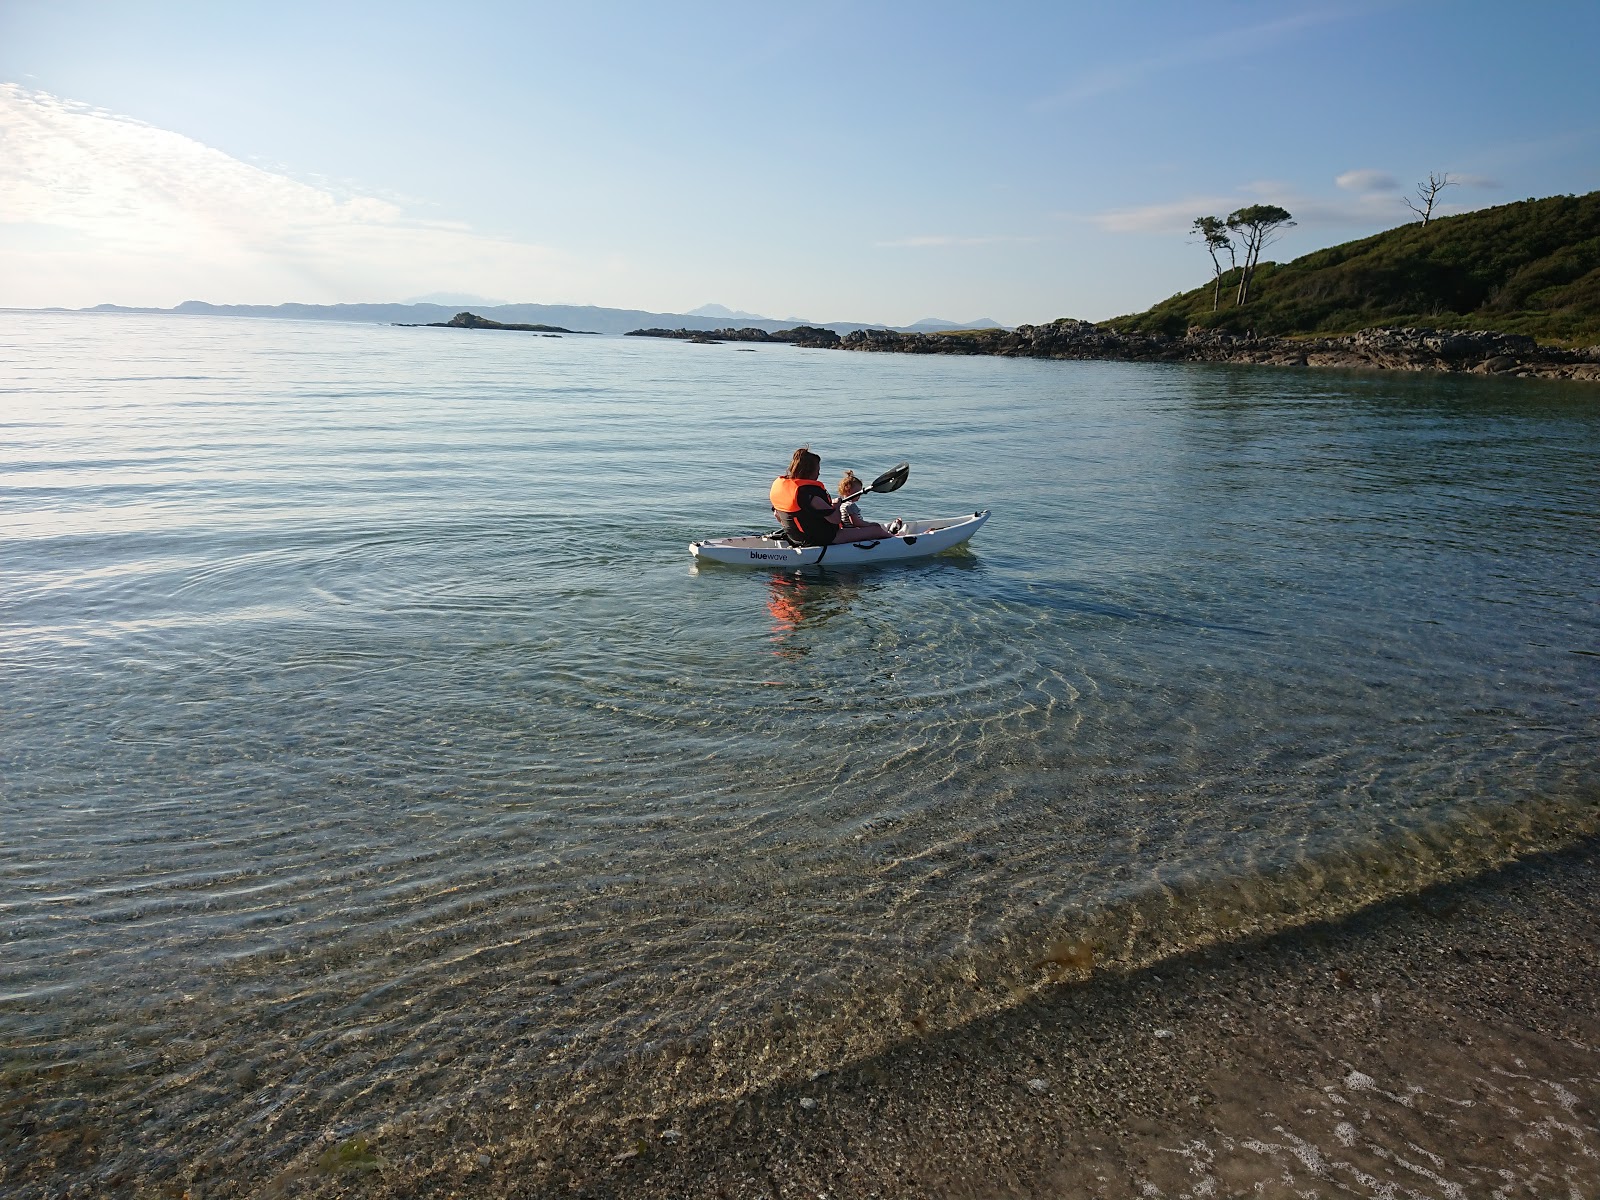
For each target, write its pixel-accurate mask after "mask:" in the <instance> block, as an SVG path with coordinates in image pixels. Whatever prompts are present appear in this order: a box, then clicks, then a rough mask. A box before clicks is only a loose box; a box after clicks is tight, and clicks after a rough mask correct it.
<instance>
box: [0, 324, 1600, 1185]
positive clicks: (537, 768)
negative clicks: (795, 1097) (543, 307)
mask: <svg viewBox="0 0 1600 1200" xmlns="http://www.w3.org/2000/svg"><path fill="white" fill-rule="evenodd" d="M802 442H809V443H810V444H811V445H812V446H813V447H815V448H816V449H817V450H818V451H819V452H820V453H821V454H822V456H823V463H824V472H823V474H824V480H825V482H829V483H830V484H831V483H832V481H833V480H835V479H836V478H837V476H838V475H839V474H840V473H841V471H842V469H843V468H844V467H846V466H848V467H852V468H854V469H855V470H856V472H857V473H858V474H859V475H861V476H863V477H868V478H870V477H871V476H873V475H875V474H877V473H879V472H880V471H882V470H883V469H885V468H886V467H888V466H889V465H891V464H892V463H894V462H896V461H898V460H900V459H902V458H906V459H909V460H910V461H911V463H912V474H911V480H910V483H909V484H908V485H907V486H906V488H905V489H904V490H903V491H901V492H898V493H896V494H894V495H892V496H887V497H879V498H873V499H870V500H869V502H868V504H867V506H866V507H867V510H868V515H869V516H877V517H885V518H886V517H889V516H895V515H903V516H908V517H913V516H942V515H953V514H956V513H961V512H968V511H972V510H974V509H978V508H992V509H993V510H994V513H995V516H994V517H993V519H992V520H991V521H990V522H989V524H988V525H987V526H986V528H985V529H984V530H983V531H982V533H981V534H980V535H979V537H978V538H977V539H976V540H975V541H974V542H973V543H972V544H971V545H970V547H969V548H968V549H967V550H965V551H961V552H956V553H952V554H950V555H947V556H944V557H940V558H937V559H933V560H929V561H924V562H920V563H915V564H908V565H904V566H898V567H885V568H883V569H880V570H877V571H865V572H860V573H857V574H850V573H848V572H846V571H840V570H838V569H832V570H829V569H824V570H822V571H816V570H811V571H805V572H801V573H797V574H792V575H786V574H782V573H778V572H772V571H759V570H739V569H731V568H719V567H714V566H697V565H696V564H695V563H694V562H693V561H692V560H691V559H690V557H689V555H688V553H687V549H686V546H687V543H688V542H689V541H690V540H692V539H694V538H699V537H706V536H713V535H719V534H727V533H734V532H744V531H750V530H757V529H764V528H766V527H768V524H769V521H770V518H769V516H768V515H767V513H766V511H765V506H764V496H765V492H766V487H767V484H768V482H769V481H770V479H771V477H772V476H773V475H774V474H776V473H777V472H778V470H779V469H781V468H782V466H783V465H784V464H785V463H786V462H787V460H788V456H789V452H790V451H791V450H792V449H793V448H794V446H795V445H798V444H800V443H802ZM0 446H3V452H0V768H3V770H0V823H3V837H0V938H3V939H4V940H3V941H0V946H3V951H4V952H3V955H0V1032H3V1034H4V1039H3V1040H4V1042H5V1044H6V1045H7V1046H8V1047H9V1049H8V1050H7V1051H6V1057H7V1063H8V1064H9V1065H8V1066H7V1070H8V1071H9V1072H10V1074H9V1075H8V1076H7V1078H8V1079H9V1080H11V1082H9V1083H7V1084H5V1085H4V1086H5V1087H7V1088H9V1089H10V1090H11V1092H12V1095H11V1096H9V1097H7V1101H8V1103H9V1104H11V1105H12V1107H13V1108H15V1106H16V1105H17V1104H19V1103H20V1104H22V1105H25V1106H28V1107H30V1108H33V1109H35V1110H36V1111H38V1112H40V1113H50V1114H57V1115H56V1116H51V1117H49V1118H48V1119H49V1120H58V1121H59V1122H61V1123H63V1124H64V1125H70V1124H71V1123H73V1122H77V1123H78V1124H79V1125H82V1124H84V1123H95V1122H98V1123H99V1125H100V1126H101V1127H103V1128H105V1129H113V1128H114V1129H115V1130H116V1131H117V1132H116V1133H115V1134H114V1135H111V1134H108V1135H107V1136H105V1137H104V1138H102V1139H101V1140H100V1143H99V1145H100V1149H99V1151H97V1153H96V1155H95V1156H94V1157H93V1159H92V1164H91V1165H92V1169H93V1170H95V1171H100V1172H110V1171H113V1170H114V1169H115V1167H116V1164H117V1163H119V1162H121V1163H123V1164H126V1163H127V1162H128V1161H130V1158H138V1159H139V1160H140V1161H143V1162H149V1161H161V1162H166V1163H168V1164H169V1165H172V1166H173V1169H178V1168H179V1167H181V1165H182V1164H183V1163H185V1162H189V1161H192V1160H194V1159H196V1158H197V1157H200V1156H209V1157H212V1158H216V1157H218V1156H222V1157H227V1156H228V1155H233V1156H235V1157H238V1158H240V1159H242V1160H243V1159H248V1160H249V1161H250V1162H252V1163H253V1164H255V1167H254V1168H253V1169H257V1170H259V1171H264V1172H270V1171H271V1170H276V1169H279V1168H280V1167H281V1166H282V1165H283V1164H284V1163H286V1162H289V1161H290V1160H292V1159H293V1158H294V1156H295V1155H297V1154H300V1153H302V1152H303V1151H305V1149H306V1148H307V1147H309V1146H315V1145H318V1144H320V1143H319V1142H318V1139H319V1138H322V1137H323V1136H325V1135H327V1134H329V1133H330V1131H331V1132H333V1133H337V1134H339V1135H340V1136H343V1135H345V1134H347V1133H348V1132H350V1131H356V1130H369V1129H370V1130H380V1131H381V1130H384V1129H392V1128H396V1127H400V1126H403V1125H404V1124H405V1123H407V1122H423V1121H428V1120H434V1119H437V1118H439V1117H440V1116H441V1115H447V1114H449V1113H451V1112H455V1111H459V1110H462V1109H467V1108H483V1107H484V1106H499V1107H503V1108H504V1109H505V1110H506V1111H507V1112H511V1113H518V1112H521V1113H532V1112H534V1111H535V1109H534V1106H535V1105H539V1106H540V1107H539V1109H538V1110H537V1111H538V1112H539V1113H540V1114H542V1115H540V1116H539V1117H537V1118H535V1117H532V1116H528V1117H527V1120H528V1121H530V1122H535V1123H536V1122H538V1121H551V1122H553V1121H555V1120H556V1117H554V1116H552V1115H551V1114H554V1113H577V1112H579V1111H580V1110H584V1108H585V1106H589V1107H591V1108H605V1109H607V1110H608V1111H613V1112H615V1111H620V1110H623V1109H626V1110H628V1111H639V1112H646V1111H659V1110H661V1109H662V1108H663V1107H664V1106H667V1105H670V1104H673V1103H681V1102H686V1101H693V1100H695V1099H698V1098H701V1097H704V1096H707V1095H719V1094H733V1093H736V1092H738V1091H739V1090H740V1089H743V1088H747V1087H750V1086H753V1085H757V1084H759V1083H761V1082H762V1081H763V1080H765V1079H768V1078H771V1077H773V1076H774V1075H776V1074H780V1073H783V1072H788V1071H794V1070H816V1069H825V1068H826V1067H828V1066H829V1065H831V1064H834V1063H837V1062H839V1061H841V1060H842V1059H844V1058H848V1057H850V1056H853V1055H858V1054H862V1053H867V1052H870V1051H871V1050H873V1049H875V1048H877V1047H879V1046H881V1045H883V1044H884V1043H885V1042H886V1041H888V1040H891V1039H894V1038H899V1037H906V1036H916V1035H917V1034H918V1033H919V1032H921V1031H924V1030H926V1029H928V1028H936V1027H939V1026H941V1025H948V1024H950V1023H953V1022H956V1021H960V1020H964V1019H968V1018H970V1017H972V1016H974V1015H979V1014H981V1013H982V1012H984V1011H987V1010H991V1009H993V1008H996V1007H999V1006H1002V1005H1005V1004H1008V1003H1013V1002H1014V1000H1015V997H1016V996H1017V995H1019V994H1023V993H1025V991H1026V990H1027V989H1028V988H1031V987H1036V986H1038V985H1040V984H1041V983H1044V982H1047V981H1048V980H1050V979H1052V978H1059V977H1063V976H1066V975H1070V974H1072V973H1073V972H1076V971H1080V970H1084V969H1088V968H1090V967H1093V966H1099V965H1114V964H1117V963H1137V962H1143V961H1149V960H1150V959H1152V958H1154V957H1157V956H1159V955H1160V954H1163V953H1168V952H1170V951H1172V950H1174V949H1180V948H1182V947H1184V946H1189V945H1194V944H1198V943H1201V942H1206V941H1213V940H1217V939H1225V938H1229V937H1234V936H1238V935H1240V934H1241V933H1246V932H1250V931H1254V930H1259V929H1267V928H1273V927H1276V926H1279V925H1282V924H1285V923H1291V922H1294V921H1299V920H1304V919H1306V918H1308V917H1312V916H1316V915H1321V914H1327V913H1337V912H1340V911H1345V910H1348V909H1349V908H1351V907H1353V906H1356V905H1358V904H1360V903H1362V902H1364V901H1365V900H1367V899H1369V898H1371V897H1373V896H1378V895H1389V894H1394V893H1396V892H1404V891H1407V890H1410V889H1414V888H1417V887H1420V886H1423V885H1424V884H1426V883H1427V882H1429V881H1431V880H1433V879H1436V878H1439V877H1441V876H1444V875H1449V874H1452V873H1460V872H1465V871H1470V870H1473V869H1476V868H1477V867H1478V866H1481V865H1483V864H1486V863H1490V862H1494V861H1498V860H1499V859H1502V858H1504V857H1506V856H1508V855H1511V854H1515V853H1517V852H1519V851H1520V850H1523V849H1526V848H1528V847H1531V846H1537V845H1544V844H1551V843H1553V842H1556V841H1559V840H1560V839H1561V838H1563V837H1566V836H1570V835H1571V834H1572V833H1574V832H1577V831H1581V830H1586V829H1589V828H1591V827H1592V825H1593V823H1594V814H1595V807H1596V804H1597V802H1600V766H1597V763H1600V756H1597V754H1596V745H1597V742H1596V735H1597V733H1600V719H1597V713H1600V603H1597V602H1600V536H1597V519H1600V392H1597V391H1596V390H1595V389H1594V388H1592V387H1589V388H1585V387H1582V386H1577V385H1572V386H1561V385H1555V384H1544V383H1537V382H1531V381H1523V380H1512V381H1497V380H1482V379H1468V380H1462V379H1450V378H1436V377H1401V376H1377V375H1358V374H1345V373H1335V372H1322V373H1317V372H1311V373H1308V372H1296V371H1289V370H1271V369H1249V368H1215V367H1181V366H1176V367H1175V366H1160V365H1133V364H1113V363H1041V362H1013V361H1008V360H999V359H987V358H982V359H944V358H939V359H930V358H919V357H913V356H900V355H865V354H845V353H841V352H828V351H802V350H795V349H791V348H787V347H760V348H757V349H755V350H754V351H743V350H740V349H736V348H735V347H733V346H690V345H687V344H684V343H677V342H658V341H649V340H643V339H617V338H577V337H567V338H560V339H556V338H540V337H532V336H526V335H513V334H501V335H495V334H483V333H478V334H473V333H466V332H460V331H449V330H437V329H395V328H383V327H364V326H353V325H334V324H294V323H278V322H248V321H239V320H234V321H229V320H214V319H212V320H208V319H179V318H153V317H152V318H143V317H129V316H92V315H67V314H63V315H39V314H0ZM19 1081H20V1082H19ZM75 1103H76V1104H78V1105H80V1107H77V1108H74V1107H72V1105H73V1104H75ZM85 1103H86V1104H88V1108H87V1109H84V1108H83V1107H81V1106H82V1105H83V1104H85ZM63 1105H65V1106H66V1107H65V1108H63V1107H62V1106H63ZM62 1113H65V1114H66V1115H65V1116H61V1115H60V1114H62ZM507 1119H508V1120H511V1119H520V1118H512V1117H508V1118H507ZM151 1156H154V1158H152V1157H151ZM84 1162H85V1163H91V1160H90V1159H85V1160H84ZM83 1169H84V1170H89V1169H90V1166H89V1165H86V1166H84V1168H83Z"/></svg>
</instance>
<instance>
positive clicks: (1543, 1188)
mask: <svg viewBox="0 0 1600 1200" xmlns="http://www.w3.org/2000/svg"><path fill="white" fill-rule="evenodd" d="M1597 896H1600V845H1597V844H1593V843H1591V844H1588V845H1584V846H1580V847H1577V848H1575V849H1572V850H1568V851H1564V852H1561V853H1557V854H1548V855H1540V856H1537V857H1534V858H1531V859H1529V860H1525V861H1523V862H1521V863H1519V864H1516V865H1513V866H1511V867H1508V868H1505V869H1503V870H1500V871H1496V872H1494V873H1492V874H1490V875H1488V876H1485V877H1482V878H1479V879H1475V880H1472V881H1470V882H1467V883H1461V884H1454V885H1448V886H1442V887H1438V888H1435V889H1432V890H1430V891H1428V892H1426V893H1424V894H1422V895H1421V896H1418V897H1414V898H1410V899H1407V900H1402V901H1395V902H1390V903H1386V904H1383V905H1380V906H1377V907H1375V908H1372V909H1368V910H1366V911H1365V912H1363V913H1361V914H1358V915H1357V916H1355V917H1353V918H1351V919H1349V920H1346V921H1342V922H1337V923H1330V924H1325V925H1318V926H1312V927H1308V928H1303V929H1299V930H1296V931H1294V932H1291V933H1288V934H1282V935H1278V936H1274V937H1270V938H1265V939H1262V940H1260V941H1257V942H1253V943H1246V944H1241V945H1235V946H1230V947H1226V948H1221V949H1217V950H1213V951H1208V952H1204V953H1197V954H1194V955H1191V956H1188V957H1185V958H1182V959H1178V960H1174V961H1169V962H1166V963H1163V964H1161V965H1160V966H1159V967H1157V968H1154V969H1151V970H1145V971H1141V972H1138V973H1135V974H1133V975H1129V976H1124V977H1116V978H1108V979H1099V980H1094V981H1091V982H1088V983H1083V984H1077V985H1063V986H1060V987H1057V988H1055V989H1053V990H1052V991H1050V992H1047V993H1045V994H1043V995H1041V996H1038V997H1036V998H1035V999H1033V1000H1030V1001H1028V1002H1026V1003H1025V1004H1023V1005H1022V1006H1021V1007H1019V1008H1017V1009H1015V1010H1012V1011H1010V1012H1007V1013H1005V1014H1004V1015H1002V1016H999V1017H995V1018H991V1019H988V1020H985V1021H982V1022H977V1023H974V1024H973V1025H969V1026H966V1027H964V1028H961V1029H959V1030H956V1031H953V1032H950V1033H945V1034H937V1035H934V1036H930V1037H928V1038H925V1039H921V1040H918V1041H915V1042H911V1043H907V1044H903V1045H901V1046H899V1047H896V1048H894V1049H892V1050H890V1051H889V1052H886V1053H884V1054H882V1055H879V1056H877V1057H875V1058H872V1059H869V1060H867V1061H864V1062H860V1063H857V1064H854V1065H852V1066H851V1067H849V1068H848V1069H845V1070H840V1071H837V1072H835V1073H833V1074H830V1075H825V1076H823V1077H821V1078H817V1079H814V1080H805V1081H800V1082H797V1083H793V1084H787V1085H783V1086H780V1087H777V1088H773V1089H770V1090H768V1091H767V1092H765V1093H762V1094H760V1095H758V1096H755V1097H752V1098H750V1099H748V1100H746V1101H743V1102H740V1103H738V1104H736V1105H731V1106H729V1105H721V1106H716V1105H712V1106H707V1107H705V1108H701V1109H698V1110H695V1111H691V1112H682V1113H676V1114H671V1115H670V1116H668V1117H665V1118H663V1119H662V1120H659V1121H657V1122H655V1123H654V1124H651V1125H649V1126H643V1125H640V1126H634V1127H630V1128H626V1129H621V1128H618V1129H612V1130H608V1131H606V1132H605V1133H604V1134H603V1135H596V1137H594V1138H593V1139H585V1140H584V1142H583V1143H582V1144H579V1143H569V1144H566V1145H565V1146H563V1147H560V1148H556V1147H552V1146H550V1145H549V1144H547V1143H546V1144H540V1143H539V1142H536V1141H530V1142H527V1143H519V1142H518V1141H517V1140H516V1139H511V1140H509V1141H503V1140H502V1141H497V1142H494V1143H483V1142H477V1143H476V1144H475V1143H474V1139H473V1137H472V1133H471V1131H470V1130H469V1129H461V1130H459V1131H458V1134H459V1138H460V1140H459V1142H458V1143H457V1147H456V1150H457V1153H455V1154H454V1155H453V1156H452V1155H451V1154H450V1153H445V1154H442V1155H441V1154H438V1153H436V1151H438V1150H439V1149H441V1147H438V1146H430V1147H427V1150H426V1151H425V1152H424V1153H422V1154H416V1155H413V1154H406V1153H404V1150H405V1148H404V1147H402V1146H399V1145H388V1146H381V1147H376V1148H375V1152H376V1154H377V1156H378V1158H379V1160H380V1161H386V1163H387V1165H385V1166H383V1167H380V1168H379V1169H378V1170H376V1171H374V1172H372V1173H370V1174H366V1175H364V1176H363V1177H362V1178H360V1179H359V1181H358V1180H357V1179H356V1178H353V1177H349V1178H344V1179H339V1180H330V1179H321V1180H317V1181H310V1180H306V1181H302V1182H304V1183H305V1184H306V1185H307V1187H306V1190H308V1191H311V1192H316V1193H321V1194H363V1195H372V1196H387V1195H392V1196H417V1195H427V1196H462V1197H467V1196H472V1197H513V1196H518V1197H520V1196H529V1197H534V1196H552V1195H585V1196H594V1197H609V1196H617V1197H669V1196H671V1197H774V1196H776V1197H806V1198H808V1200H815V1198H817V1197H828V1198H830V1200H846V1198H851V1197H882V1198H885V1200H888V1198H893V1197H925V1196H948V1197H962V1198H967V1197H970V1198H980V1197H984V1198H986V1197H1033V1196H1038V1197H1045V1196H1050V1197H1058V1196H1059V1197H1075V1196H1106V1197H1113V1196H1136V1197H1151V1198H1155V1197H1199V1196H1269V1197H1270V1196H1283V1197H1290V1196H1313V1195H1316V1196H1331V1195H1341V1196H1342V1195H1354V1196H1374V1197H1440V1198H1450V1197H1473V1196H1506V1197H1513V1196H1563V1197H1565V1196H1594V1195H1597V1194H1600V1123H1597V1122H1600V995H1597V988H1596V984H1597V973H1596V965H1597V962H1600V913H1597V911H1596V906H1595V898H1596V897H1597ZM413 1149H414V1150H421V1149H423V1148H422V1147H415V1148H413ZM406 1160H409V1164H411V1165H413V1166H414V1165H415V1164H418V1163H419V1162H427V1163H429V1164H430V1165H429V1166H428V1167H426V1168H422V1169H421V1170H416V1169H412V1170H407V1169H404V1168H402V1167H401V1163H402V1162H404V1161H406ZM285 1182H286V1183H287V1182H288V1181H285ZM347 1189H348V1190H347ZM282 1190H283V1191H285V1192H290V1193H293V1192H300V1191H301V1190H302V1189H301V1188H300V1187H296V1186H294V1185H293V1184H289V1186H286V1187H285V1188H283V1189H282Z"/></svg>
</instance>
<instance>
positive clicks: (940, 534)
mask: <svg viewBox="0 0 1600 1200" xmlns="http://www.w3.org/2000/svg"><path fill="white" fill-rule="evenodd" d="M988 519H989V510H988V509H984V510H983V511H982V512H975V513H967V514H966V515H964V516H960V517H934V518H932V519H931V520H927V521H907V522H906V526H905V528H904V529H903V530H902V531H901V532H900V533H898V534H896V535H895V536H894V537H886V538H880V539H879V540H878V541H875V542H836V543H835V544H834V545H832V546H792V545H790V544H789V543H788V542H786V541H783V540H781V539H779V538H775V537H771V536H752V537H730V538H713V539H711V540H709V541H704V542H690V543H689V553H690V554H692V555H694V556H695V557H696V558H698V559H700V560H701V561H702V562H717V563H727V564H728V565H729V566H735V567H809V566H815V565H816V564H818V563H821V564H822V565H823V566H825V567H864V566H870V565H872V564H875V563H882V562H902V561H904V560H905V559H908V558H927V557H928V556H929V555H931V554H938V553H939V552H940V551H943V550H948V549H950V548H951V547H952V546H959V545H961V543H963V542H965V541H966V540H967V539H968V538H970V537H971V536H972V535H973V534H975V533H977V532H978V530H980V529H982V528H983V523H984V522H985V521H987V520H988Z"/></svg>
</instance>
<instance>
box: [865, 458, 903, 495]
mask: <svg viewBox="0 0 1600 1200" xmlns="http://www.w3.org/2000/svg"><path fill="white" fill-rule="evenodd" d="M910 474H911V464H910V463H901V464H900V465H899V466H895V467H890V468H889V469H888V470H887V471H885V472H884V473H883V474H882V475H879V476H878V477H877V478H876V479H874V480H873V481H872V482H871V483H869V484H868V485H867V487H866V490H867V491H869V492H897V491H899V490H900V489H901V488H903V487H904V486H905V484H906V479H907V477H908V476H910Z"/></svg>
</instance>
